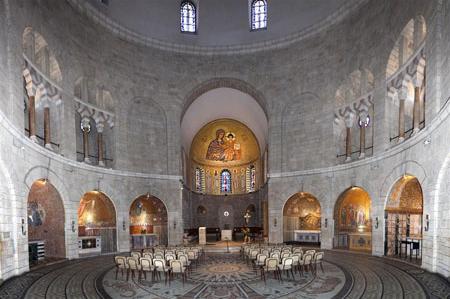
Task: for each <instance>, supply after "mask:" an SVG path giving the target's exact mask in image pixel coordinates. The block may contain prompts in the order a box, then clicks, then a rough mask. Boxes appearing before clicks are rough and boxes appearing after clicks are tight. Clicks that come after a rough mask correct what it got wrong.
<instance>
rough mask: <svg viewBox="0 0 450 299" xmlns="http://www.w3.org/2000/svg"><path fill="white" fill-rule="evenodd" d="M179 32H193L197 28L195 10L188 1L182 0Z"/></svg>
mask: <svg viewBox="0 0 450 299" xmlns="http://www.w3.org/2000/svg"><path fill="white" fill-rule="evenodd" d="M180 18H181V22H180V24H181V32H195V31H196V30H197V25H196V24H197V10H196V9H195V5H194V4H193V3H192V2H190V1H184V2H182V3H181V7H180Z"/></svg>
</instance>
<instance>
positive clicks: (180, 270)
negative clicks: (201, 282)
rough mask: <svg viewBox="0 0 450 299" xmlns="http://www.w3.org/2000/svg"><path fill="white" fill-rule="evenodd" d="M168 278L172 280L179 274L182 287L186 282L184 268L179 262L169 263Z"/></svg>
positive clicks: (172, 261)
mask: <svg viewBox="0 0 450 299" xmlns="http://www.w3.org/2000/svg"><path fill="white" fill-rule="evenodd" d="M170 269H171V271H170V276H171V278H172V279H173V276H174V275H178V274H181V277H182V280H183V285H184V281H185V280H186V267H184V266H183V263H182V262H181V261H180V260H171V261H170Z"/></svg>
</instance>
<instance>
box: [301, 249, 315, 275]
mask: <svg viewBox="0 0 450 299" xmlns="http://www.w3.org/2000/svg"><path fill="white" fill-rule="evenodd" d="M312 259H313V255H312V254H310V253H305V254H304V255H303V258H302V259H301V260H299V265H300V268H301V270H302V273H301V274H302V275H303V272H304V271H308V270H311V262H312Z"/></svg>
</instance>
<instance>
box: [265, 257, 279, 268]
mask: <svg viewBox="0 0 450 299" xmlns="http://www.w3.org/2000/svg"><path fill="white" fill-rule="evenodd" d="M277 266H278V258H273V257H269V258H267V259H266V270H267V271H274V270H277Z"/></svg>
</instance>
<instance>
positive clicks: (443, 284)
mask: <svg viewBox="0 0 450 299" xmlns="http://www.w3.org/2000/svg"><path fill="white" fill-rule="evenodd" d="M325 259H326V263H324V272H322V271H320V270H319V271H318V274H317V275H316V276H314V275H312V274H306V275H305V276H303V277H301V276H300V275H299V274H296V275H295V276H294V279H292V277H290V278H287V277H286V275H284V276H283V282H281V283H280V282H278V281H277V280H275V279H273V278H272V277H270V278H268V279H267V282H266V283H264V281H262V280H261V278H260V276H259V273H256V272H255V271H254V270H253V268H252V267H251V266H249V265H247V264H246V263H244V262H243V261H242V260H241V259H240V257H239V255H237V254H225V253H224V254H218V253H209V254H208V255H207V257H206V259H205V261H203V262H202V263H201V264H200V265H199V266H198V267H197V268H196V269H195V268H194V270H193V273H192V274H190V276H189V278H188V280H187V281H186V282H185V283H184V284H183V283H182V281H181V279H175V280H174V281H172V282H171V283H170V286H169V285H165V284H164V280H162V281H161V282H159V281H156V282H152V281H151V278H150V277H147V280H145V279H142V280H140V281H138V280H137V279H130V281H128V282H127V281H125V277H121V275H120V273H119V278H118V279H117V280H116V279H115V269H114V264H113V259H112V256H101V257H95V258H89V259H79V260H74V261H66V262H63V263H58V264H54V265H49V266H46V267H42V268H39V269H36V270H33V271H31V272H28V273H26V274H24V275H21V276H19V277H16V278H13V279H10V280H8V281H6V282H5V283H4V284H3V285H1V286H0V298H2V299H9V298H161V299H163V298H167V299H169V298H183V299H184V298H199V299H203V298H211V299H214V298H223V299H225V298H233V299H234V298H235V299H237V298H249V299H253V298H286V299H287V298H450V282H449V281H448V280H446V279H444V278H442V277H440V276H438V275H435V274H431V273H429V272H426V271H424V270H422V269H420V268H418V267H416V266H413V265H410V264H406V263H403V262H400V261H396V260H391V259H385V258H378V257H371V256H368V255H359V254H351V253H346V252H336V251H326V258H325Z"/></svg>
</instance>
